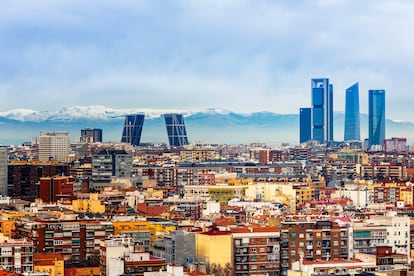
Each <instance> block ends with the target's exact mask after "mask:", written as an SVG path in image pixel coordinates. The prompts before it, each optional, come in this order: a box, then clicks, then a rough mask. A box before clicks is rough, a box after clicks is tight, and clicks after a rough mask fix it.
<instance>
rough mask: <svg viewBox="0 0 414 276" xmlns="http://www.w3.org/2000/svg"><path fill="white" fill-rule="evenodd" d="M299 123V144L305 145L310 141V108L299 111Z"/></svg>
mask: <svg viewBox="0 0 414 276" xmlns="http://www.w3.org/2000/svg"><path fill="white" fill-rule="evenodd" d="M299 121H300V135H299V136H300V139H299V140H300V143H305V142H307V141H309V140H311V139H312V108H304V107H303V108H300V109H299Z"/></svg>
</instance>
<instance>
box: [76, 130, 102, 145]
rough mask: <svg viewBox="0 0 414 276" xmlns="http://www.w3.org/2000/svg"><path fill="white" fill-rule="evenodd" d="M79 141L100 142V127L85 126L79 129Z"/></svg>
mask: <svg viewBox="0 0 414 276" xmlns="http://www.w3.org/2000/svg"><path fill="white" fill-rule="evenodd" d="M81 141H82V142H88V143H96V142H102V129H100V128H94V129H91V128H85V129H81Z"/></svg>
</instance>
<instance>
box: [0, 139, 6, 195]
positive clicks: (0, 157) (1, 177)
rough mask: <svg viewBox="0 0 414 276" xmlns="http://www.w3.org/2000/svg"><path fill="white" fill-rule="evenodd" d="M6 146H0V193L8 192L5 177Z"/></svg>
mask: <svg viewBox="0 0 414 276" xmlns="http://www.w3.org/2000/svg"><path fill="white" fill-rule="evenodd" d="M7 163H8V160H7V147H3V146H0V195H3V196H6V195H7V194H8V191H7V190H8V189H7V187H8V177H7V165H8V164H7Z"/></svg>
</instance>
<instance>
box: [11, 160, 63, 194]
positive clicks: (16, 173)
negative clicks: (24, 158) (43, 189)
mask: <svg viewBox="0 0 414 276" xmlns="http://www.w3.org/2000/svg"><path fill="white" fill-rule="evenodd" d="M69 172H70V169H69V165H68V164H63V163H62V164H36V163H34V164H30V163H24V164H21V163H10V164H9V165H8V195H9V196H10V197H13V198H20V199H23V200H28V201H34V200H35V199H36V198H37V197H38V196H39V181H40V178H41V177H52V176H56V175H69Z"/></svg>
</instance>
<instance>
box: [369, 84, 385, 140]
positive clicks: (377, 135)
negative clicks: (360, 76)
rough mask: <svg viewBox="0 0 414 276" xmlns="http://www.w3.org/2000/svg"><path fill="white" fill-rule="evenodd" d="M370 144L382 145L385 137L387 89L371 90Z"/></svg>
mask: <svg viewBox="0 0 414 276" xmlns="http://www.w3.org/2000/svg"><path fill="white" fill-rule="evenodd" d="M368 96H369V99H368V100H369V101H368V104H369V110H368V134H369V137H368V139H369V146H370V147H371V146H372V145H382V142H383V141H384V139H385V90H369V91H368Z"/></svg>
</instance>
